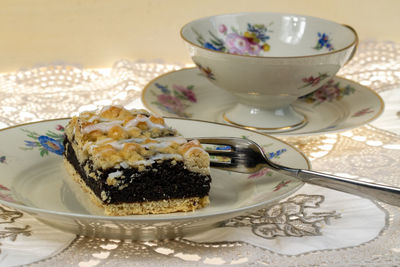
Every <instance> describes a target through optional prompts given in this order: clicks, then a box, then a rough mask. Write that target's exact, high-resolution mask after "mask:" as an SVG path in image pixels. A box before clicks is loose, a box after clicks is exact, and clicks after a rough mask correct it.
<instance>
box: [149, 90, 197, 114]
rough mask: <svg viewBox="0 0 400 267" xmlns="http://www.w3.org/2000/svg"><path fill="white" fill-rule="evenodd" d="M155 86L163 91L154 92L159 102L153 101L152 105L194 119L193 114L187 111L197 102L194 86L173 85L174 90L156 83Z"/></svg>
mask: <svg viewBox="0 0 400 267" xmlns="http://www.w3.org/2000/svg"><path fill="white" fill-rule="evenodd" d="M155 86H156V87H157V88H158V89H159V90H160V91H161V93H158V92H154V91H152V93H153V95H154V96H156V98H157V100H156V101H153V102H152V104H155V105H157V106H159V107H160V108H161V109H163V110H165V111H167V112H169V113H172V114H175V115H178V116H180V117H183V118H190V117H192V114H190V113H188V112H186V111H185V110H186V109H187V108H188V107H190V105H191V104H193V103H196V102H197V98H196V94H195V92H194V91H193V89H194V86H193V85H187V86H183V85H176V84H173V85H172V89H170V88H169V86H168V85H162V84H159V83H156V84H155Z"/></svg>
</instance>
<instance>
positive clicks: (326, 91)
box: [300, 79, 356, 105]
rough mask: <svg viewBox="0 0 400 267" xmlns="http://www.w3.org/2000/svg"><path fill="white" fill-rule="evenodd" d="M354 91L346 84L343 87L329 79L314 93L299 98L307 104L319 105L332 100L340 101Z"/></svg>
mask: <svg viewBox="0 0 400 267" xmlns="http://www.w3.org/2000/svg"><path fill="white" fill-rule="evenodd" d="M355 91H356V89H355V88H354V87H352V86H351V85H349V84H347V85H345V86H343V85H342V84H341V83H340V82H336V81H335V80H333V79H331V80H329V81H328V82H327V83H325V84H324V85H322V86H321V87H320V88H318V89H317V90H316V91H314V92H312V93H309V94H307V95H305V96H302V97H300V99H303V100H304V101H306V102H307V103H314V104H315V105H319V104H321V103H324V102H326V101H327V102H332V101H333V100H340V99H342V98H343V97H344V96H347V95H351V94H354V93H355Z"/></svg>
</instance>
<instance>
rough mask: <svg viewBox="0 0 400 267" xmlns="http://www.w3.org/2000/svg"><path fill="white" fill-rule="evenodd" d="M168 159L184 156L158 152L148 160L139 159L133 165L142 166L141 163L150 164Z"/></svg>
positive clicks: (179, 158)
mask: <svg viewBox="0 0 400 267" xmlns="http://www.w3.org/2000/svg"><path fill="white" fill-rule="evenodd" d="M167 159H175V160H182V159H183V158H182V156H181V155H179V154H157V155H154V156H152V157H150V158H149V159H146V160H138V161H136V162H135V163H134V164H133V165H134V166H140V165H144V166H148V165H151V164H153V163H155V162H156V161H157V160H167Z"/></svg>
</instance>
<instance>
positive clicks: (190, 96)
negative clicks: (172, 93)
mask: <svg viewBox="0 0 400 267" xmlns="http://www.w3.org/2000/svg"><path fill="white" fill-rule="evenodd" d="M172 87H173V88H174V89H175V90H177V91H179V92H181V93H182V94H183V95H184V96H185V97H186V98H187V99H188V100H189V101H190V102H193V103H196V102H197V99H196V95H195V94H194V92H193V91H192V90H190V89H188V88H186V87H184V86H182V85H175V84H174V85H172Z"/></svg>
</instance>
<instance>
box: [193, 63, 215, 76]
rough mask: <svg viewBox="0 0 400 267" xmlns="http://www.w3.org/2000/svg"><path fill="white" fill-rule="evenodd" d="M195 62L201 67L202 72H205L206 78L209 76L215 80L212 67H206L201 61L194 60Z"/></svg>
mask: <svg viewBox="0 0 400 267" xmlns="http://www.w3.org/2000/svg"><path fill="white" fill-rule="evenodd" d="M194 63H195V64H196V66H197V67H198V68H199V70H200V71H201V73H202V74H204V76H206V78H208V79H210V80H215V76H214V73H213V72H212V70H211V68H210V67H204V66H202V65H201V64H200V63H197V62H194Z"/></svg>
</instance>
